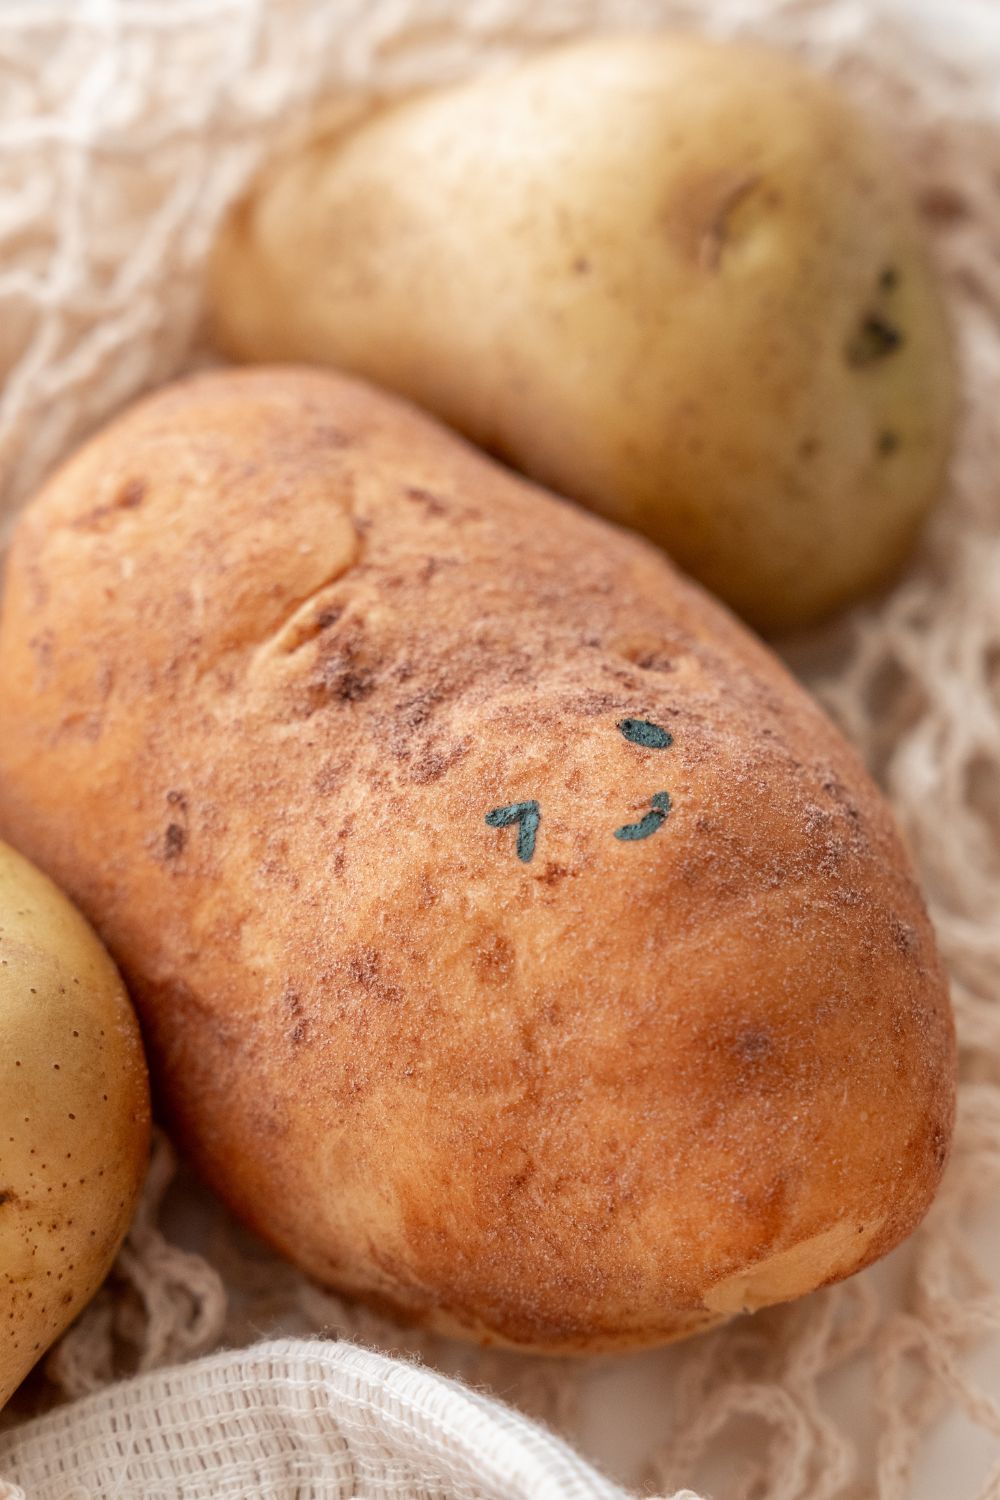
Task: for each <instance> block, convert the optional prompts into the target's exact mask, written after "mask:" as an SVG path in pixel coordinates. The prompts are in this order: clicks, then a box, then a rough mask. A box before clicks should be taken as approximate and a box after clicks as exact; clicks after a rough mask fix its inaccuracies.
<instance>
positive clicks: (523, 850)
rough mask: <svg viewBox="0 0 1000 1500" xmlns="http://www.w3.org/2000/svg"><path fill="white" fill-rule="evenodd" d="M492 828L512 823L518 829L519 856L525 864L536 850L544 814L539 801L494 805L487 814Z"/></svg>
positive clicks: (507, 826) (487, 819) (504, 826)
mask: <svg viewBox="0 0 1000 1500" xmlns="http://www.w3.org/2000/svg"><path fill="white" fill-rule="evenodd" d="M486 821H487V823H488V824H489V825H490V827H491V828H509V827H510V825H511V824H512V823H517V824H518V825H519V827H518V830H517V857H518V859H520V860H523V861H524V863H525V864H527V863H528V861H529V859H530V858H531V856H532V855H533V854H534V852H535V836H536V834H537V833H538V825H539V823H540V822H541V821H542V814H541V812H540V810H539V806H538V803H537V802H510V803H508V804H507V806H506V807H494V808H491V810H490V811H489V812H488V813H487V814H486Z"/></svg>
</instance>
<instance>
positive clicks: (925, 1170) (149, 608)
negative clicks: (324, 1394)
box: [0, 369, 954, 1352]
mask: <svg viewBox="0 0 1000 1500" xmlns="http://www.w3.org/2000/svg"><path fill="white" fill-rule="evenodd" d="M0 714H2V716H3V723H4V726H5V732H4V735H3V736H2V739H0V826H2V827H3V828H4V829H6V831H7V833H8V835H9V836H11V837H14V838H16V839H17V840H18V841H19V843H20V845H21V846H22V847H23V848H24V849H26V850H28V851H30V852H31V854H32V855H33V857H35V858H36V859H37V860H39V861H40V862H41V863H42V864H43V865H44V866H45V868H47V869H48V870H50V871H51V872H52V874H53V875H54V876H55V877H57V878H58V879H59V880H60V881H62V882H63V883H64V884H65V886H66V887H67V889H69V890H70V891H71V892H72V893H73V895H74V896H75V897H76V899H77V900H78V901H79V902H80V904H81V905H82V907H83V909H84V910H85V911H86V912H88V913H89V914H90V916H91V918H92V919H93V920H95V921H96V922H98V923H99V924H100V928H101V931H102V933H103V934H104V935H105V936H106V938H107V940H108V942H109V944H110V946H111V949H112V951H113V953H114V954H115V956H116V958H117V959H118V960H119V962H120V964H121V966H122V969H123V971H124V973H125V975H126V978H127V980H128V982H129V985H130V988H131V990H132V992H133V994H134V996H135V998H136V1002H137V1005H138V1006H139V1008H140V1011H141V1015H142V1019H143V1023H144V1030H145V1033H146V1036H147V1041H148V1045H149V1048H150V1055H151V1063H152V1067H153V1070H154V1074H155V1077H156V1081H157V1084H158V1087H159V1093H160V1096H161V1097H162V1100H163V1104H164V1109H165V1111H166V1113H167V1116H168V1118H169V1121H170V1123H171V1125H172V1127H173V1130H174V1132H175V1133H176V1136H177V1138H178V1140H179V1142H180V1143H181V1145H182V1146H183V1147H184V1148H185V1149H186V1151H187V1152H188V1153H189V1155H190V1157H191V1159H192V1160H193V1161H194V1162H195V1163H196V1164H197V1165H198V1166H199V1168H200V1169H201V1171H202V1172H203V1173H204V1174H205V1175H206V1177H207V1178H208V1179H209V1180H210V1181H211V1182H212V1183H213V1184H214V1185H215V1187H216V1188H217V1189H218V1191H219V1192H220V1193H221V1194H222V1196H223V1197H224V1198H225V1199H227V1201H228V1202H229V1203H230V1204H231V1205H232V1206H233V1208H234V1209H235V1210H236V1211H237V1212H238V1213H239V1214H240V1215H241V1216H242V1217H243V1218H244V1219H245V1220H246V1221H247V1222H248V1223H249V1224H251V1225H253V1226H254V1227H255V1228H256V1229H257V1230H259V1231H260V1233H262V1234H263V1235H265V1236H267V1237H268V1239H270V1240H271V1241H272V1242H273V1243H274V1244H275V1245H277V1246H279V1247H280V1248H281V1249H282V1250H283V1251H284V1252H285V1253H286V1254H287V1255H288V1256H290V1257H291V1258H292V1259H294V1260H296V1261H297V1262H298V1263H299V1264H300V1265H301V1266H303V1267H305V1268H306V1270H307V1271H309V1272H311V1273H312V1274H313V1275H314V1276H315V1277H317V1278H319V1279H320V1280H321V1281H323V1282H325V1283H327V1284H329V1285H332V1286H335V1287H339V1288H341V1289H343V1290H345V1291H347V1292H349V1293H352V1294H354V1295H357V1296H359V1297H362V1298H365V1299H367V1300H369V1301H370V1302H372V1303H374V1304H376V1305H378V1306H382V1307H388V1308H391V1309H393V1310H394V1311H396V1312H397V1313H399V1314H400V1315H401V1316H403V1317H405V1318H410V1319H413V1320H416V1321H418V1322H421V1323H424V1324H426V1325H428V1326H430V1327H435V1328H438V1329H443V1330H445V1331H450V1332H455V1333H461V1334H464V1335H466V1336H469V1337H472V1338H476V1339H482V1340H486V1341H493V1342H502V1343H507V1344H511V1345H515V1346H518V1347H521V1348H530V1349H539V1350H546V1351H553V1350H561V1351H577V1352H589V1351H593V1350H597V1349H619V1348H627V1347H631V1346H636V1345H642V1344H650V1343H655V1342H657V1341H659V1340H663V1339H670V1338H674V1337H678V1336H680V1335H682V1334H685V1333H690V1332H692V1331H694V1330H696V1329H698V1328H701V1327H704V1326H706V1325H708V1324H710V1323H712V1322H714V1321H717V1320H719V1319H720V1318H723V1317H726V1316H728V1315H730V1314H732V1313H734V1312H737V1311H739V1310H740V1309H741V1308H753V1307H757V1306H760V1305H763V1304H765V1303H769V1302H774V1301H779V1300H781V1299H783V1298H788V1297H794V1296H797V1295H799V1294H800V1293H803V1292H807V1291H809V1290H810V1289H811V1288H813V1287H815V1286H818V1285H821V1284H822V1283H824V1282H827V1281H831V1280H835V1279H836V1278H838V1277H842V1276H846V1275H848V1274H850V1273H851V1272H853V1271H855V1270H857V1269H858V1268H859V1267H861V1266H863V1265H866V1264H867V1263H868V1262H869V1261H871V1260H873V1259H874V1258H875V1257H877V1256H879V1255H881V1254H883V1253H884V1252H885V1251H887V1250H888V1249H890V1248H891V1247H892V1246H893V1245H895V1244H896V1243H897V1242H898V1241H899V1240H900V1239H901V1238H902V1237H903V1236H904V1235H905V1234H906V1233H907V1232H908V1231H909V1230H910V1229H911V1228H912V1227H913V1225H914V1224H915V1223H916V1221H917V1220H918V1219H919V1217H920V1215H921V1214H922V1213H923V1211H924V1209H925V1208H926V1206H927V1204H928V1202H929V1200H930V1198H931V1195H932V1194H933V1191H934V1188H935V1186H936V1184H937V1181H938V1178H939V1174H940V1172H941V1168H942V1164H943V1162H944V1159H945V1156H946V1152H947V1147H948V1141H949V1136H950V1131H951V1119H952V1107H953V1063H954V1059H953V1039H952V1031H951V1021H950V1016H949V1009H948V1002H947V996H946V991H945V985H944V981H943V978H942V972H941V968H940V966H939V963H938V959H937V956H936V953H935V948H934V942H933V937H932V934H931V931H930V927H929V925H928V921H927V917H926V915H925V912H924V908H923V905H922V903H921V899H920V896H919V893H918V891H917V889H916V887H915V885H914V882H913V878H912V875H911V873H910V870H909V866H908V864H907V860H906V858H905V855H904V852H903V850H902V848H901V846H900V842H899V839H898V837H897V834H896V832H895V830H894V827H893V824H892V820H891V817H890V815H889V812H888V810H887V808H886V806H885V805H884V803H883V801H882V800H881V798H880V796H879V794H878V793H877V791H876V789H875V788H874V786H873V785H872V783H871V782H870V781H869V780H868V778H867V776H866V774H865V772H864V771H863V769H862V767H861V765H860V764H859V762H858V761H857V759H856V757H855V756H854V754H853V753H852V752H851V750H850V749H849V748H848V746H847V745H846V744H845V743H844V741H843V740H842V739H841V738H840V736H839V735H838V734H837V733H836V731H835V730H834V729H833V727H832V726H831V725H830V724H829V722H828V721H827V720H826V719H825V718H824V716H823V714H822V713H821V712H820V710H819V709H818V708H817V707H816V706H815V704H814V703H813V702H811V700H810V699H809V698H808V697H807V695H806V694H805V693H804V692H802V691H801V689H799V688H798V687H797V686H796V684H795V683H794V682H793V681H792V679H791V678H790V677H789V676H788V675H787V674H786V673H785V672H784V671H783V669H782V668H781V667H780V665H779V664H778V662H777V661H776V660H775V658H774V657H773V656H772V655H771V654H770V653H769V652H768V651H767V650H766V649H765V648H764V647H763V646H761V645H760V644H759V643H758V642H756V641H755V640H754V639H753V638H752V637H751V636H750V635H749V634H748V633H747V632H746V631H745V630H744V629H743V628H742V627H740V626H738V625H737V624H736V623H735V621H733V619H732V618H731V617H730V616H729V615H728V614H727V613H726V612H725V610H723V609H722V608H721V607H720V606H718V605H717V604H715V603H713V602H712V601H711V600H710V599H709V598H708V597H707V596H706V595H704V594H703V593H702V592H701V591H700V590H699V589H698V588H697V587H696V586H694V585H692V584H690V583H688V582H686V581H684V580H683V579H682V578H681V576H680V575H679V574H678V573H676V572H675V571H674V569H673V568H672V567H671V566H670V564H669V563H668V562H666V560H665V559H664V558H663V557H662V555H660V554H659V553H658V552H657V551H656V550H655V549H654V548H652V547H651V546H650V545H649V544H648V543H646V542H644V541H642V540H640V539H639V538H637V537H635V536H632V535H629V534H628V533H626V532H623V531H620V530H618V529H616V528H614V527H612V526H609V525H608V524H607V523H606V522H604V521H600V520H598V519H596V518H594V517H591V516H588V515H587V514H585V513H584V512H583V511H581V510H579V509H578V508H576V507H573V506H570V505H568V504H566V503H564V502H561V501H559V500H558V499H556V498H554V497H552V496H549V495H547V494H545V493H544V492H542V491H541V490H539V489H536V488H535V487H533V486H532V485H529V484H528V483H527V482H526V481H523V480H520V479H518V478H516V477H515V476H513V475H511V474H510V473H508V472H505V471H503V470H502V469H500V468H498V467H497V466H496V465H494V464H493V463H491V462H490V461H488V460H487V459H485V458H483V457H482V456H481V455H478V454H476V453H475V452H474V451H473V450H471V449H470V448H468V447H466V446H465V444H464V443H462V442H461V441H459V440H458V439H457V438H455V437H453V436H451V435H449V434H448V433H447V432H446V431H444V430H443V429H442V428H440V427H438V426H437V425H436V424H435V423H433V422H432V421H430V420H429V419H428V418H426V417H423V416H420V415H419V414H418V413H417V412H415V411H414V410H412V409H411V408H409V407H407V406H406V405H404V404H403V403H401V402H399V401H398V400H395V399H393V398H390V397H387V396H384V395H379V394H377V393H376V392H374V391H373V390H371V389H368V388H366V387H365V386H363V385H361V384H358V383H355V382H352V381H349V380H347V379H344V378H342V377H333V376H331V375H328V374H323V373H321V372H315V371H314V372H309V371H304V370H298V371H296V370H287V369H285V370H282V369H274V370H258V371H245V372H235V373H234V372H228V373H217V374H211V375H205V376H203V377H199V378H196V379H192V380H190V381H187V382H185V383H182V384H180V385H177V386H175V387H173V388H171V389H167V390H165V391H163V392H161V393H160V394H158V395H156V396H154V397H152V398H151V399H149V400H147V401H145V402H143V403H141V404H140V405H138V406H137V407H135V408H133V409H132V410H131V411H130V412H128V413H126V414H125V415H124V416H122V417H121V418H120V419H119V420H118V421H116V422H115V423H114V424H113V425H112V426H111V427H110V428H109V429H108V430H107V431H106V432H105V433H103V434H102V435H100V436H98V437H97V438H96V439H95V440H93V441H92V442H91V443H89V444H88V445H87V446H86V447H85V448H84V449H83V450H82V451H81V452H80V453H79V454H78V455H77V456H76V457H75V458H73V459H72V460H71V461H70V462H69V463H68V464H67V465H66V466H65V467H64V468H63V469H62V471H61V472H60V473H59V474H57V475H56V477H55V478H54V479H53V480H52V481H51V482H50V484H49V485H48V486H47V488H46V489H45V491H44V492H43V493H42V494H41V495H40V496H39V497H38V498H37V500H36V501H35V502H34V503H33V504H32V505H31V506H30V507H29V508H28V510H27V511H26V512H25V514H24V515H23V517H22V519H21V521H20V523H19V526H18V530H17V533H16V535H15V538H14V542H13V547H12V551H11V556H10V565H9V570H8V578H7V589H6V595H5V599H4V605H3V614H2V620H0ZM112 828H113V829H114V837H113V838H109V836H108V830H109V829H112Z"/></svg>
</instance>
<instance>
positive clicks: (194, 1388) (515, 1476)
mask: <svg viewBox="0 0 1000 1500" xmlns="http://www.w3.org/2000/svg"><path fill="white" fill-rule="evenodd" d="M0 1473H3V1474H4V1475H5V1476H6V1489H5V1488H4V1481H0V1500H22V1497H24V1500H626V1496H625V1492H624V1491H623V1490H620V1489H618V1488H617V1487H616V1486H615V1485H613V1484H610V1483H609V1482H608V1481H607V1480H606V1479H602V1478H601V1477H600V1475H599V1474H597V1473H596V1472H595V1471H594V1470H593V1469H592V1468H590V1466H589V1465H588V1464H586V1463H584V1461H583V1460H582V1459H581V1458H578V1457H577V1455H576V1454H575V1453H574V1452H573V1451H572V1450H571V1449H570V1448H568V1447H567V1446H566V1444H565V1443H564V1442H562V1441H561V1440H560V1439H559V1438H557V1437H554V1436H553V1435H552V1434H551V1433H549V1432H546V1431H545V1430H544V1429H543V1428H541V1427H539V1426H537V1425H536V1424H535V1423H534V1422H529V1421H528V1420H527V1418H525V1417H522V1416H519V1415H518V1413H517V1412H515V1411H512V1410H511V1408H510V1407H507V1406H501V1404H500V1403H499V1402H498V1401H490V1400H488V1399H487V1398H486V1397H484V1396H481V1395H479V1394H478V1392H476V1391H473V1390H470V1389H468V1388H466V1387H463V1386H461V1385H459V1384H458V1383H457V1382H456V1381H453V1380H448V1379H446V1378H445V1377H444V1376H443V1375H436V1374H433V1373H432V1372H431V1371H429V1370H426V1369H423V1368H421V1367H420V1366H419V1365H415V1364H408V1363H406V1362H404V1361H402V1360H393V1359H386V1358H385V1357H384V1356H383V1355H381V1354H374V1353H372V1352H371V1351H370V1350H367V1349H358V1348H355V1347H354V1346H353V1345H352V1344H345V1343H336V1344H334V1343H321V1342H319V1341H306V1340H303V1339H283V1340H281V1341H277V1342H273V1343H267V1344H258V1345H256V1347H255V1348H253V1349H249V1350H245V1351H243V1352H242V1353H237V1354H217V1355H214V1356H213V1357H212V1358H210V1359H201V1360H198V1361H196V1362H195V1363H193V1364H189V1365H182V1366H179V1367H178V1368H176V1369H172V1370H163V1371H160V1372H158V1373H157V1374H155V1375H143V1376H140V1377H138V1378H137V1379H135V1380H130V1381H128V1382H126V1383H124V1384H122V1385H119V1386H117V1387H115V1388H114V1389H112V1390H110V1391H107V1392H103V1393H101V1394H100V1395H97V1396H90V1397H88V1398H87V1399H85V1400H83V1401H78V1402H76V1403H75V1404H74V1405H72V1406H69V1407H64V1408H63V1409H62V1410H60V1411H56V1412H53V1413H52V1414H50V1415H49V1416H46V1417H39V1418H37V1419H36V1420H35V1421H34V1422H31V1423H28V1424H26V1425H25V1426H23V1427H20V1428H16V1429H15V1430H14V1431H13V1432H11V1433H9V1434H8V1435H7V1436H6V1437H4V1438H0ZM685 1495H686V1496H687V1500H696V1497H695V1496H691V1495H690V1493H689V1492H685V1494H681V1495H678V1496H676V1497H675V1500H685Z"/></svg>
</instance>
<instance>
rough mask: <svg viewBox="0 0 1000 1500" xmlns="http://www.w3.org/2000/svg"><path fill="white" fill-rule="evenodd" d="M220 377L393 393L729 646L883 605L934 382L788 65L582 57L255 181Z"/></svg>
mask: <svg viewBox="0 0 1000 1500" xmlns="http://www.w3.org/2000/svg"><path fill="white" fill-rule="evenodd" d="M209 305H210V311H211V314H212V317H213V319H214V323H215V327H216V331H217V336H218V338H219V340H220V342H221V344H222V345H223V346H224V347H225V348H226V349H227V350H228V351H229V352H230V353H233V354H235V355H236V356H238V357H240V358H244V359H246V358H249V359H257V360H260V359H264V360H268V359H305V360H309V361H316V362H322V363H332V364H334V365H337V366H339V367H340V368H342V369H345V370H349V371H354V372H356V373H358V374H360V375H363V376H366V377H368V378H370V379H372V380H375V381H376V382H377V383H379V384H381V385H383V386H386V387H388V388H390V389H394V390H396V391H399V392H401V393H402V394H404V395H407V396H409V397H411V398H413V399H414V400H416V401H418V402H420V403H421V404H422V405H424V406H426V407H427V408H429V409H430V410H431V411H433V412H435V413H436V414H438V415H439V416H441V417H443V418H444V419H445V420H446V421H448V422H449V423H451V424H452V425H453V426H455V427H456V428H458V429H459V430H460V431H461V432H463V433H465V434H466V435H467V436H470V437H472V438H473V439H474V440H475V441H476V442H478V443H479V444H480V445H481V446H483V447H485V448H486V449H488V450H491V451H493V452H495V453H497V454H498V455H500V456H502V457H503V458H505V459H507V460H508V461H510V462H511V463H513V464H514V465H515V466H516V467H518V468H520V469H522V470H524V471H525V472H527V473H528V474H530V475H532V476H534V477H535V478H537V479H539V480H541V481H542V482H543V483H545V484H548V485H551V486H552V487H553V488H554V489H556V490H558V491H560V492H561V493H563V494H566V495H569V496H572V497H573V498H574V499H576V500H579V501H582V502H583V503H585V504H586V505H588V506H590V507H592V508H593V509H595V510H597V511H599V512H601V513H602V514H604V515H606V516H608V517H610V518H611V519H613V520H616V521H619V522H622V523H624V524H626V525H628V526H631V527H634V528H636V529H637V530H639V531H641V532H644V533H646V534H647V535H648V536H650V537H651V538H653V540H654V541H656V542H658V543H659V544H661V545H662V546H663V547H664V548H665V549H666V550H667V551H668V552H669V553H670V555H671V556H672V558H673V559H674V561H675V562H677V563H679V564H680V566H681V567H682V568H684V569H685V570H687V571H688V572H690V573H691V574H693V575H694V576H695V577H697V578H698V579H700V580H701V582H702V583H704V584H706V585H707V586H708V587H709V588H710V589H711V590H713V591H714V592H715V593H717V594H719V595H720V596H721V597H722V598H723V599H725V600H726V601H727V602H728V603H729V604H730V605H732V606H733V607H734V608H735V609H736V610H737V611H738V612H739V613H741V614H742V615H743V616H745V618H747V619H748V620H749V621H751V622H752V623H753V624H754V625H756V626H757V627H759V628H762V629H764V630H769V631H770V630H777V629H782V628H786V627H789V626H796V625H802V624H806V623H809V622H811V621H814V620H816V619H818V618H820V617H822V616H824V615H826V614H828V613H830V612H831V611H832V610H834V609H836V608H837V607H838V606H840V605H842V604H844V603H845V602H847V601H849V600H851V599H853V598H854V597H855V596H857V595H859V594H860V593H862V592H863V591H865V590H867V589H870V588H872V587H874V586H876V585H878V584H880V583H882V582H883V581H884V580H885V579H886V578H888V577H890V576H891V575H892V574H893V572H894V570H896V569H897V568H898V567H899V565H900V564H901V562H902V561H903V559H904V558H905V557H906V555H907V553H908V551H909V549H910V547H911V545H912V543H913V540H914V537H915V535H916V533H917V530H918V527H919V524H920V522H921V520H922V518H923V516H924V514H925V512H926V510H927V508H928V506H929V505H930V503H931V501H932V499H933V497H934V496H935V494H936V493H937V492H938V490H939V489H940V486H941V483H942V475H943V470H944V467H945V462H946V458H947V453H948V449H949V443H950V438H951V433H952V427H953V414H954V406H955V370H954V365H953V359H952V352H951V348H950V342H949V336H948V329H947V326H946V319H945V314H944V308H943V303H942V297H941V293H940V290H939V287H938V285H937V283H936V280H935V277H934V275H933V272H932V268H931V265H930V264H929V260H928V255H927V251H926V248H925V244H924V238H923V234H922V232H921V225H920V223H919V221H918V216H917V213H916V210H915V207H914V204H913V201H912V195H911V190H910V187H909V184H908V182H907V177H906V173H905V172H904V171H903V169H902V167H901V165H900V164H899V163H898V162H897V161H896V160H895V158H894V156H893V154H892V152H891V151H890V150H888V148H887V147H886V145H885V144H884V143H883V142H882V141H881V140H880V139H878V138H877V136H876V135H874V134H873V133H872V131H871V129H870V128H869V127H868V125H867V124H866V122H865V121H864V120H863V119H862V118H861V117H860V116H859V115H858V113H857V112H856V111H855V110H854V109H853V108H852V107H851V106H850V105H849V104H848V103H847V102H846V100H845V99H843V98H842V97H841V96H840V95H838V94H837V93H836V92H835V91H834V90H833V88H832V87H830V86H829V85H828V84H827V83H826V82H824V81H822V80H820V79H819V78H816V77H813V76H811V75H810V74H809V73H807V72H806V71H805V70H804V69H803V68H802V67H801V66H800V65H798V64H797V63H795V62H794V61H792V60H791V59H789V58H785V57H782V56H781V55H778V54H774V53H770V52H767V51H765V50H763V49H761V48H753V47H748V46H736V45H721V44H717V43H710V42H707V41H704V40H699V39H698V38H695V37H691V36H671V35H665V36H642V37H624V38H621V37H619V38H610V37H602V38H599V39H592V40H588V41H585V42H582V43H576V44H574V45H571V46H569V47H566V48H563V49H557V50H554V51H546V52H544V53H542V54H540V55H538V56H537V57H534V58H532V59H530V60H529V61H527V62H526V63H523V64H522V65H521V66H519V67H517V68H515V69H513V70H511V71H509V72H507V73H501V74H498V75H491V76H489V77H487V78H481V79H477V80H474V81H473V82H471V83H466V84H462V85H459V86H455V87H452V88H448V89H445V90H442V91H440V92H437V93H432V94H428V95H425V96H423V97H417V98H414V99H412V100H409V101H407V102H404V103H402V104H400V105H398V106H396V107H393V108H390V109H387V110H384V111H383V112H381V113H376V114H375V115H374V116H373V117H372V118H371V119H370V120H368V121H366V122H363V123H362V124H361V125H360V126H358V127H356V128H355V129H353V130H351V131H349V132H347V133H346V134H345V133H338V134H335V135H333V136H332V137H331V136H323V135H320V136H319V138H318V139H316V140H315V141H314V142H313V143H312V144H311V145H308V146H307V147H306V148H304V149H302V150H301V151H300V152H298V153H297V154H294V155H291V156H289V157H287V158H283V159H281V160H279V161H278V162H277V163H276V164H275V165H274V166H273V167H272V168H271V169H270V170H269V171H267V172H265V174H264V176H263V178H262V179H261V181H260V182H259V183H257V184H256V185H255V186H254V187H253V189H252V190H251V192H250V193H249V195H248V196H247V197H246V199H245V200H244V201H243V202H242V203H241V204H240V205H239V206H238V208H237V209H236V211H235V212H234V213H233V215H232V216H231V218H230V220H229V222H228V224H227V225H226V227H225V229H224V231H223V233H222V235H221V238H220V242H219V245H218V249H217V253H216V256H215V261H214V268H213V272H212V276H211V279H210V289H209Z"/></svg>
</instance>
